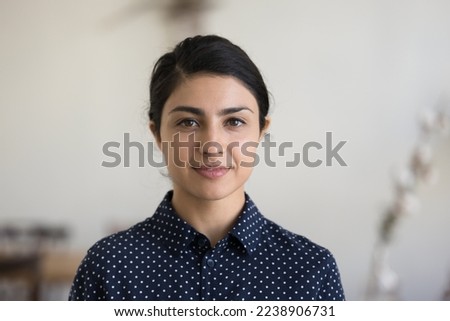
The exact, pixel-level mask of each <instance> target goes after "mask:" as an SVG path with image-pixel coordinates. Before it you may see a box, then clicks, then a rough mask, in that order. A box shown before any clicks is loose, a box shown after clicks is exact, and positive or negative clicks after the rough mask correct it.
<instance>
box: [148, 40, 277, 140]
mask: <svg viewBox="0 0 450 321" xmlns="http://www.w3.org/2000/svg"><path fill="white" fill-rule="evenodd" d="M196 73H211V74H215V75H225V76H232V77H235V78H236V79H239V80H240V81H241V82H242V83H243V84H244V85H245V86H246V87H247V89H248V90H250V92H251V93H252V94H253V96H254V97H255V99H256V101H257V103H258V108H259V127H260V129H262V128H263V127H264V125H265V117H266V116H267V114H268V112H269V94H268V91H267V88H266V85H265V83H264V80H263V78H262V75H261V73H260V72H259V70H258V68H257V67H256V65H255V64H254V63H253V61H252V60H251V59H250V57H249V56H248V55H247V54H246V53H245V52H244V51H243V50H242V49H241V48H240V47H238V46H236V45H235V44H233V43H231V42H230V41H229V40H227V39H225V38H222V37H219V36H216V35H206V36H195V37H190V38H186V39H185V40H183V41H182V42H180V43H179V44H178V45H177V46H176V47H175V49H174V50H173V51H171V52H168V53H166V54H164V55H163V56H161V58H159V60H158V61H157V62H156V64H155V66H154V68H153V72H152V77H151V82H150V110H149V113H148V115H149V118H150V120H151V121H153V122H154V123H155V130H156V133H159V131H160V126H161V115H162V110H163V107H164V104H165V103H166V101H167V99H168V98H169V96H170V95H171V94H172V92H173V91H174V90H175V88H176V87H177V86H178V84H179V83H180V82H181V81H182V79H183V78H186V77H189V76H190V75H193V74H196Z"/></svg>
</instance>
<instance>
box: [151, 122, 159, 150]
mask: <svg viewBox="0 0 450 321" xmlns="http://www.w3.org/2000/svg"><path fill="white" fill-rule="evenodd" d="M148 127H149V128H150V131H151V132H152V134H153V137H154V138H155V141H156V144H157V145H158V148H159V150H161V135H160V134H159V132H158V131H157V129H156V124H155V122H154V121H153V120H152V121H150V123H149V125H148Z"/></svg>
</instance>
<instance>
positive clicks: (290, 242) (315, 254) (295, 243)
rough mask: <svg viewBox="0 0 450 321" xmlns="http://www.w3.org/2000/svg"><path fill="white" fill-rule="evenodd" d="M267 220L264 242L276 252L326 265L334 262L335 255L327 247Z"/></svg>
mask: <svg viewBox="0 0 450 321" xmlns="http://www.w3.org/2000/svg"><path fill="white" fill-rule="evenodd" d="M265 220H266V224H265V226H266V228H265V230H264V232H263V234H264V240H265V242H266V243H267V245H269V246H270V247H272V248H273V249H274V250H275V251H276V252H281V253H290V254H291V255H294V256H296V255H299V256H300V257H302V258H309V259H310V260H313V261H316V262H322V263H325V264H326V263H328V264H329V263H330V262H334V257H333V255H332V254H331V252H330V251H329V250H328V249H327V248H326V247H324V246H322V245H319V244H318V243H316V242H313V241H312V240H311V239H309V238H307V237H305V236H303V235H300V234H296V233H294V232H292V231H290V230H287V229H286V228H284V227H282V226H280V225H278V224H277V223H275V222H273V221H271V220H269V219H265Z"/></svg>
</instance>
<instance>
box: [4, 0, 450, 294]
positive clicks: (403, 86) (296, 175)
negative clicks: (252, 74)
mask: <svg viewBox="0 0 450 321" xmlns="http://www.w3.org/2000/svg"><path fill="white" fill-rule="evenodd" d="M148 2H151V1H144V0H142V1H139V0H129V1H121V0H96V1H87V0H79V1H68V0H36V1H31V0H28V1H26V0H1V1H0V88H1V94H0V146H1V157H0V178H1V179H0V193H1V199H0V224H2V223H4V222H33V221H42V222H48V223H50V224H52V223H61V224H67V225H69V226H70V227H71V228H72V247H73V248H75V249H81V250H83V251H84V250H86V249H87V248H88V247H89V246H90V245H92V243H94V242H95V241H96V240H98V239H99V238H101V237H103V236H105V235H106V234H107V233H109V232H110V231H111V230H113V229H114V228H116V227H125V226H128V225H131V224H133V223H135V222H137V221H140V220H143V219H144V218H146V217H148V216H150V215H151V214H152V213H153V211H154V209H155V207H156V206H157V204H158V203H159V202H160V200H161V198H162V196H163V195H164V194H165V192H166V191H167V189H168V188H170V182H168V181H167V179H166V178H164V177H163V176H162V175H161V174H160V173H159V171H158V170H157V169H155V168H151V167H149V166H147V167H145V168H139V167H138V162H137V158H134V159H132V164H131V167H130V168H124V167H118V168H105V167H102V166H101V162H102V161H103V160H105V156H104V155H103V154H102V146H103V144H104V143H106V142H108V141H118V142H123V135H124V133H130V137H131V138H132V139H133V140H135V141H140V142H142V143H146V142H147V141H149V140H151V136H150V134H149V132H148V130H147V119H146V108H147V106H148V81H149V75H150V71H151V68H152V66H153V63H154V62H155V60H156V59H157V58H158V57H159V56H160V55H161V54H162V53H164V52H165V51H167V50H168V49H169V48H170V47H171V46H172V45H174V43H173V42H174V41H175V40H179V39H177V37H176V36H174V35H173V33H170V34H169V33H168V30H170V31H171V32H173V30H176V28H174V26H176V23H177V22H176V21H172V22H171V24H170V28H169V27H168V26H167V25H165V23H167V21H166V20H165V19H163V16H162V13H161V9H160V8H159V9H158V8H156V7H155V9H153V10H144V9H145V8H147V7H145V6H143V7H142V8H143V9H142V10H141V11H139V12H138V13H137V14H123V13H124V12H128V13H130V10H128V9H126V8H129V7H130V6H134V5H142V4H145V3H148ZM155 2H156V3H158V1H155ZM211 3H212V4H213V5H212V7H211V9H209V10H208V11H207V12H206V13H205V20H204V22H203V31H202V32H203V33H216V34H219V35H222V36H225V37H228V38H230V39H231V40H232V41H233V42H235V43H236V44H238V45H240V46H241V47H243V48H244V49H245V50H246V51H247V52H248V53H249V55H250V56H251V57H252V58H253V59H254V61H255V62H256V64H257V65H258V66H259V67H260V69H261V71H262V73H263V75H264V77H265V79H266V81H267V84H268V87H269V90H270V91H271V93H272V95H273V109H272V116H273V125H272V129H271V131H270V132H271V135H272V138H273V140H275V141H277V142H282V141H292V142H293V144H294V148H297V149H296V151H301V147H302V146H303V144H305V143H306V142H308V141H318V142H320V143H322V144H324V143H325V133H326V132H328V131H331V132H333V139H334V140H335V141H336V142H338V141H340V140H346V141H347V143H346V145H344V147H343V148H342V149H341V152H340V155H341V156H342V157H343V158H344V160H345V161H346V162H347V164H348V167H340V166H338V165H337V164H335V165H334V166H331V167H325V166H321V167H318V168H308V167H306V166H304V165H299V166H297V167H295V168H286V167H285V166H280V165H281V164H280V163H279V165H278V166H277V167H276V168H271V167H268V166H265V165H261V166H259V167H258V168H257V169H256V170H255V173H254V175H253V177H252V178H251V180H250V182H249V183H248V186H247V191H248V192H249V193H250V195H251V196H252V198H253V199H254V200H255V201H256V203H257V204H258V207H259V208H260V209H261V210H262V212H263V213H264V214H265V215H266V216H267V217H269V218H271V219H272V220H274V221H276V222H278V223H280V224H281V225H283V226H285V227H286V228H288V229H290V230H292V231H294V232H296V233H299V234H303V235H305V236H307V237H309V238H311V239H312V240H313V241H315V242H317V243H319V244H321V245H323V246H325V247H327V248H329V249H330V250H331V251H332V252H333V253H334V255H335V257H336V259H337V261H338V264H339V266H340V270H341V274H342V278H343V283H344V287H345V290H346V294H347V298H348V299H349V300H361V299H364V291H365V287H366V284H367V278H368V274H369V264H370V257H371V251H372V249H373V246H374V242H375V240H376V237H377V229H378V224H379V222H380V220H381V216H382V214H383V210H384V208H385V207H386V206H387V205H389V202H390V201H391V199H392V197H393V186H392V182H391V174H392V170H393V169H394V168H395V167H396V166H402V165H404V164H406V162H408V158H409V156H410V153H411V149H412V147H413V146H414V144H415V142H416V139H417V136H418V130H419V127H418V116H419V115H420V113H421V112H422V111H423V110H425V109H426V108H432V107H434V106H436V105H437V104H442V102H444V104H445V103H447V105H448V104H449V100H448V97H449V94H450V62H449V59H448V57H450V37H449V34H450V19H448V17H449V15H450V2H449V1H446V0H427V1H426V0H422V1H406V0H405V1H387V0H382V1H380V0H366V1H360V0H343V1H331V0H329V1H326V0H319V1H317V0H316V1H306V0H304V1H296V0H281V1H269V0H264V1H261V0H259V1H256V0H251V1H250V0H249V1H237V0H227V1H218V0H216V1H211ZM127 10H128V11H127ZM449 107H450V106H449ZM314 155H316V156H321V155H322V154H320V153H317V154H314ZM274 158H275V157H274ZM277 159H278V158H277ZM433 159H434V162H435V165H436V168H437V169H438V171H439V180H438V181H437V182H436V183H435V184H434V185H430V186H425V187H423V188H421V189H420V192H419V195H418V196H419V200H420V202H421V207H420V210H419V212H418V214H417V215H416V216H412V217H406V218H405V219H404V220H403V221H402V222H401V224H400V225H399V226H398V229H397V234H396V237H395V240H394V247H393V249H392V252H391V263H392V267H393V269H394V270H395V271H396V272H397V273H398V274H399V275H400V279H401V296H400V298H401V299H404V300H438V299H440V297H441V295H442V294H443V292H444V289H445V287H446V284H448V281H449V278H450V251H449V245H448V244H450V233H449V228H450V211H449V209H450V197H449V190H450V166H449V164H450V141H449V138H447V139H442V140H438V141H437V142H436V150H435V153H434V155H433ZM281 160H282V159H281Z"/></svg>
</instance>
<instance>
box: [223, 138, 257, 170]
mask: <svg viewBox="0 0 450 321" xmlns="http://www.w3.org/2000/svg"><path fill="white" fill-rule="evenodd" d="M258 145H259V143H258V141H257V140H256V139H255V140H248V139H247V140H242V141H239V142H234V143H233V144H231V145H230V147H232V148H231V149H229V151H230V152H231V157H232V158H233V160H234V163H235V164H236V165H237V166H238V167H243V168H253V167H254V166H256V165H257V163H258V162H259V156H258V155H257V149H258Z"/></svg>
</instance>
